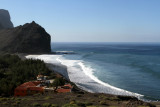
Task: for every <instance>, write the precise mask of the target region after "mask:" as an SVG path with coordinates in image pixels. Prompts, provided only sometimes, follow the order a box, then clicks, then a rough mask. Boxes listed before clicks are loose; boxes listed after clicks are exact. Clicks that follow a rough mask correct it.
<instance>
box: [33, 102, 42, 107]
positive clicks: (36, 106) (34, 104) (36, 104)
mask: <svg viewBox="0 0 160 107" xmlns="http://www.w3.org/2000/svg"><path fill="white" fill-rule="evenodd" d="M40 106H41V105H40V104H39V103H33V107H40Z"/></svg>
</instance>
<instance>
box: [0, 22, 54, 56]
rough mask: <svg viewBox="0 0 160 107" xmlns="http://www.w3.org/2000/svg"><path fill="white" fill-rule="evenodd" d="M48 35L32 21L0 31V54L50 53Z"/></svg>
mask: <svg viewBox="0 0 160 107" xmlns="http://www.w3.org/2000/svg"><path fill="white" fill-rule="evenodd" d="M50 39H51V38H50V35H49V34H48V33H47V32H46V31H45V29H44V28H42V27H41V26H40V25H38V24H36V23H35V22H34V21H33V22H32V23H27V24H25V25H23V26H18V27H15V28H12V29H3V30H0V53H30V54H36V53H50V52H51V46H50V41H51V40H50Z"/></svg>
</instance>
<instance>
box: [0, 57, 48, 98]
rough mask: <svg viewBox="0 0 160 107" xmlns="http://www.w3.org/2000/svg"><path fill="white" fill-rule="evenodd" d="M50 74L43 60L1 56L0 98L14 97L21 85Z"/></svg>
mask: <svg viewBox="0 0 160 107" xmlns="http://www.w3.org/2000/svg"><path fill="white" fill-rule="evenodd" d="M50 73H51V71H50V70H49V69H48V68H47V67H46V65H45V63H44V62H43V61H41V60H33V59H26V60H21V59H20V58H19V57H18V56H17V55H9V54H7V55H0V86H1V87H0V96H10V95H13V93H14V89H15V88H16V87H17V86H19V85H20V84H22V83H24V82H28V81H31V80H35V79H36V76H37V75H38V74H42V75H50Z"/></svg>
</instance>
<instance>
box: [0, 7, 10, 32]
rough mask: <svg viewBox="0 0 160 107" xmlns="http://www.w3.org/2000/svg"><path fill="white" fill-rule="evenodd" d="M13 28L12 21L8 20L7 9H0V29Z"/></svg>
mask: <svg viewBox="0 0 160 107" xmlns="http://www.w3.org/2000/svg"><path fill="white" fill-rule="evenodd" d="M6 28H13V23H12V22H11V20H10V15H9V12H8V11H7V10H4V9H0V30H1V29H6Z"/></svg>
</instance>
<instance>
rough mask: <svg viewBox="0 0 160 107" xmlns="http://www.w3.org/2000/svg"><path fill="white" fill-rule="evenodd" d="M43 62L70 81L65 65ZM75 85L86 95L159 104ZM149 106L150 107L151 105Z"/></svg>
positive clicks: (20, 55) (21, 55)
mask: <svg viewBox="0 0 160 107" xmlns="http://www.w3.org/2000/svg"><path fill="white" fill-rule="evenodd" d="M41 55H42V54H41ZM52 55H56V54H52ZM18 56H19V57H20V58H21V59H22V60H25V59H27V57H26V56H28V55H27V54H19V55H18ZM37 56H39V55H37ZM33 59H34V58H33ZM45 63H46V66H47V67H48V68H49V69H51V70H53V71H55V72H56V73H58V74H60V75H62V76H63V77H64V78H66V79H67V80H68V81H70V77H69V75H68V69H67V66H65V65H63V64H60V63H57V62H55V63H49V62H45ZM75 84H76V83H75ZM76 86H77V87H78V90H79V92H83V94H86V95H88V94H93V95H94V94H96V95H105V96H108V97H110V96H112V97H115V98H118V101H122V102H125V101H130V102H134V101H138V102H139V101H140V102H143V103H144V104H153V105H160V102H153V101H152V102H146V101H143V100H140V99H138V98H136V97H133V96H125V95H114V94H109V93H92V92H88V91H86V90H84V89H83V88H81V87H80V86H79V85H78V84H76ZM73 93H74V92H73ZM75 94H76V93H75ZM77 94H82V93H77ZM150 107H152V105H151V106H150ZM153 107H154V106H153Z"/></svg>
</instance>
